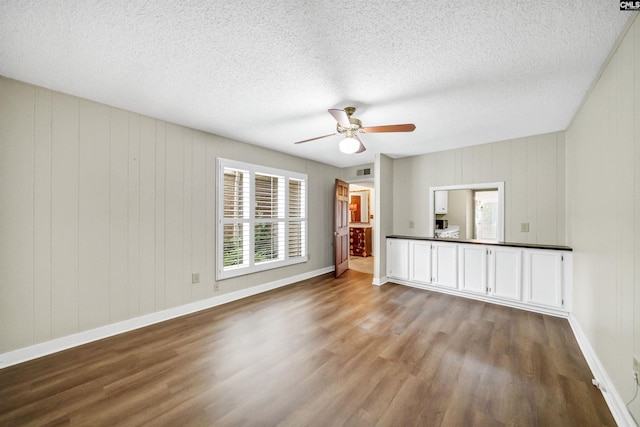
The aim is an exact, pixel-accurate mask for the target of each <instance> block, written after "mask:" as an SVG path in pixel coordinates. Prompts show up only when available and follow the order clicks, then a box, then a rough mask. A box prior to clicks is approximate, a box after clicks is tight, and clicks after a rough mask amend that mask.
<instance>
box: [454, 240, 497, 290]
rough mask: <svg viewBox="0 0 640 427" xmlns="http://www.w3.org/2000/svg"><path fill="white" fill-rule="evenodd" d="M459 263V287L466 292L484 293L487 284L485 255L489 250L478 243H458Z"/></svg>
mask: <svg viewBox="0 0 640 427" xmlns="http://www.w3.org/2000/svg"><path fill="white" fill-rule="evenodd" d="M458 252H459V254H460V263H459V265H458V275H459V277H460V289H461V290H463V291H467V292H473V293H476V294H483V295H486V294H487V291H488V286H487V266H488V264H487V256H488V253H489V250H488V249H487V248H486V247H484V246H479V245H458Z"/></svg>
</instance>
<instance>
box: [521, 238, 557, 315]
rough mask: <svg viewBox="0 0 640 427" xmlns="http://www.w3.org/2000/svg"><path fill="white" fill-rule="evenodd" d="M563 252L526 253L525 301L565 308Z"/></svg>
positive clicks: (533, 251) (529, 251)
mask: <svg viewBox="0 0 640 427" xmlns="http://www.w3.org/2000/svg"><path fill="white" fill-rule="evenodd" d="M562 261H563V254H562V253H561V252H552V251H544V252H543V251H535V250H527V251H525V278H526V283H525V285H526V286H525V289H526V293H525V300H526V301H527V302H530V303H532V304H538V305H546V306H550V307H562V306H563V289H562Z"/></svg>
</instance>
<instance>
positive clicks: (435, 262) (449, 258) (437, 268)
mask: <svg viewBox="0 0 640 427" xmlns="http://www.w3.org/2000/svg"><path fill="white" fill-rule="evenodd" d="M457 246H458V245H456V244H454V243H433V244H432V247H431V269H432V273H433V280H432V281H431V283H432V284H434V285H436V286H443V287H446V288H454V289H455V288H457V287H458V271H457V266H458V248H457Z"/></svg>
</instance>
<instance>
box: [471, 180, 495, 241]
mask: <svg viewBox="0 0 640 427" xmlns="http://www.w3.org/2000/svg"><path fill="white" fill-rule="evenodd" d="M473 204H474V214H473V238H474V239H476V240H497V239H498V190H497V189H496V190H475V191H474V192H473Z"/></svg>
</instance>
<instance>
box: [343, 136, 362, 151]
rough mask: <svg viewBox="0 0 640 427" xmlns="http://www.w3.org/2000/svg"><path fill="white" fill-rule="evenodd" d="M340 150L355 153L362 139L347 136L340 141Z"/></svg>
mask: <svg viewBox="0 0 640 427" xmlns="http://www.w3.org/2000/svg"><path fill="white" fill-rule="evenodd" d="M339 147H340V151H342V152H343V153H345V154H353V153H355V152H356V151H358V149H359V148H360V141H358V140H357V139H355V138H353V137H351V136H347V137H346V138H345V139H343V140H342V141H340V145H339Z"/></svg>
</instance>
